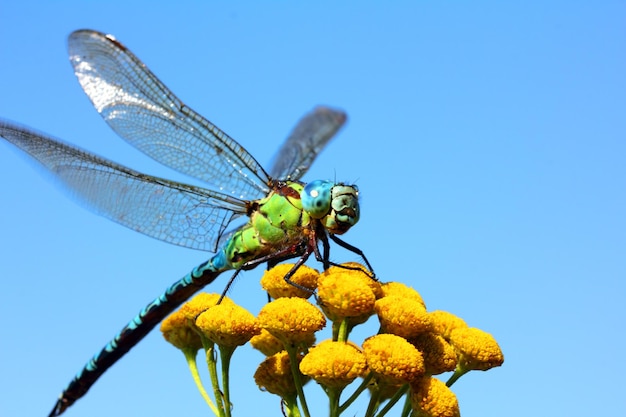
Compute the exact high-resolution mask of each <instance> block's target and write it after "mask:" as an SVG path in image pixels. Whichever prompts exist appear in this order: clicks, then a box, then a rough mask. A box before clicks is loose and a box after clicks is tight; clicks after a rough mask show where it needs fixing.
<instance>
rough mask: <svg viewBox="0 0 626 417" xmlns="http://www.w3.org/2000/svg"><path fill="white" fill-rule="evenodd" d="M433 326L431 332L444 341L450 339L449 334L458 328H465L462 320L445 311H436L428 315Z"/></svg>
mask: <svg viewBox="0 0 626 417" xmlns="http://www.w3.org/2000/svg"><path fill="white" fill-rule="evenodd" d="M428 315H429V316H430V319H431V321H432V324H433V332H435V333H437V334H440V335H442V336H443V337H444V338H445V339H448V338H449V337H450V332H451V331H452V330H454V329H457V328H459V327H467V323H465V321H463V319H462V318H460V317H457V316H455V315H454V314H452V313H448V312H447V311H442V310H436V311H431V312H430V313H428Z"/></svg>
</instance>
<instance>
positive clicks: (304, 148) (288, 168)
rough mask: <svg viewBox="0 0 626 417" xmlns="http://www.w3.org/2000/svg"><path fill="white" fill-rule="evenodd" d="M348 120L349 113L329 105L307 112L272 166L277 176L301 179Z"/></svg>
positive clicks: (274, 174)
mask: <svg viewBox="0 0 626 417" xmlns="http://www.w3.org/2000/svg"><path fill="white" fill-rule="evenodd" d="M345 121H346V114H345V113H344V112H342V111H340V110H335V109H331V108H329V107H317V108H315V109H314V110H313V111H312V112H310V113H308V114H307V115H305V116H304V117H303V118H302V119H301V120H300V121H299V122H298V124H297V125H296V127H295V128H294V129H293V131H292V132H291V134H290V135H289V137H288V138H287V140H286V141H285V143H283V145H282V146H281V147H280V149H279V150H278V152H277V153H276V156H274V159H273V162H272V164H271V165H270V166H271V169H270V175H271V176H272V177H273V178H277V179H290V180H294V181H295V180H299V179H300V178H302V176H303V175H304V173H305V172H307V171H308V169H309V167H310V166H311V164H312V163H313V161H314V160H315V158H316V157H317V155H318V154H319V153H320V152H321V151H322V149H324V146H326V144H327V143H328V141H329V140H330V139H331V138H332V137H333V136H334V135H335V133H337V131H338V130H339V129H340V128H341V126H343V124H344V123H345Z"/></svg>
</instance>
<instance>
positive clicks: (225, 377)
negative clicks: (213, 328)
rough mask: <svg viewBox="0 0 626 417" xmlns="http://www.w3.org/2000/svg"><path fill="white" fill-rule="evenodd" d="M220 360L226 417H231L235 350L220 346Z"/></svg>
mask: <svg viewBox="0 0 626 417" xmlns="http://www.w3.org/2000/svg"><path fill="white" fill-rule="evenodd" d="M219 351H220V360H221V362H222V387H223V391H224V408H225V411H226V417H230V411H231V408H232V407H231V403H230V378H229V375H230V373H229V370H230V359H231V358H232V357H233V353H234V352H235V348H234V347H231V346H219Z"/></svg>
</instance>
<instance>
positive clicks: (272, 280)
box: [261, 264, 319, 299]
mask: <svg viewBox="0 0 626 417" xmlns="http://www.w3.org/2000/svg"><path fill="white" fill-rule="evenodd" d="M293 266H294V265H293V264H280V265H276V266H275V267H273V268H272V269H270V270H267V271H265V273H264V274H263V277H262V278H261V286H262V287H263V289H264V290H265V291H267V293H268V294H269V295H270V297H272V298H274V299H276V298H281V297H300V298H309V297H310V296H311V294H313V290H315V288H316V287H317V278H318V277H319V272H317V271H316V270H315V269H313V268H310V267H308V266H306V265H302V266H300V267H299V268H298V269H297V270H296V272H295V273H294V274H293V275H292V276H291V277H290V278H289V280H290V281H292V282H293V283H295V284H297V285H300V286H302V287H304V288H309V289H310V290H311V291H305V290H303V289H302V288H298V287H296V286H294V285H292V284H290V283H289V282H287V281H286V280H285V276H286V275H287V273H288V272H289V271H291V269H292V268H293Z"/></svg>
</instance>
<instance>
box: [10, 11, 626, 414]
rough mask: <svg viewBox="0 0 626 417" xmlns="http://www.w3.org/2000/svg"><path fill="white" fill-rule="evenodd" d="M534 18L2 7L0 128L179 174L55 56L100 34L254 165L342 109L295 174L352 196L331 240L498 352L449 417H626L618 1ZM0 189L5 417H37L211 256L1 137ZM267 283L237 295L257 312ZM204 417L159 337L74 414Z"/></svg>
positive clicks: (252, 355) (257, 405) (254, 399)
mask: <svg viewBox="0 0 626 417" xmlns="http://www.w3.org/2000/svg"><path fill="white" fill-rule="evenodd" d="M544 3H546V2H524V5H523V6H522V5H510V4H507V5H502V4H501V3H499V2H472V5H471V6H468V5H461V6H456V5H452V4H450V3H447V4H446V5H442V4H440V3H439V2H438V3H436V4H435V2H432V3H431V2H429V3H427V4H425V2H424V3H418V2H406V3H400V2H396V3H394V2H387V3H385V5H384V6H383V5H382V2H381V3H380V4H379V3H374V2H343V3H341V4H338V3H336V2H325V1H321V2H315V5H309V6H303V5H302V3H298V5H296V4H294V3H290V2H264V3H263V5H259V4H257V2H210V5H209V2H186V1H181V2H168V3H163V4H161V3H159V2H118V1H108V2H106V3H104V2H102V3H98V2H67V1H55V2H29V1H21V2H8V1H5V2H2V3H1V4H0V63H1V64H0V117H5V118H9V119H12V120H15V121H19V122H21V123H24V124H26V125H29V126H32V127H34V128H36V129H39V130H42V131H44V132H47V133H50V134H52V135H54V136H57V137H60V138H63V139H64V140H66V141H69V142H72V143H75V144H77V145H78V146H80V147H83V148H86V149H90V150H92V151H94V152H97V153H99V154H101V155H104V156H106V157H108V158H111V159H113V160H116V161H118V162H122V163H124V164H126V165H130V166H132V167H134V168H136V169H139V170H143V171H147V172H149V173H152V174H158V175H166V176H171V177H173V178H178V179H180V176H178V175H177V174H172V173H171V171H169V170H167V169H165V168H162V167H160V166H159V165H157V164H156V163H154V162H152V161H150V160H148V159H147V157H144V156H143V155H141V154H140V153H139V152H137V151H135V150H133V149H131V148H130V147H129V146H128V145H127V144H126V143H125V142H123V141H122V140H120V139H118V138H117V137H116V136H115V135H114V133H113V132H112V131H111V130H110V129H109V128H108V127H107V126H106V124H105V123H104V122H103V121H102V120H101V119H100V117H99V115H98V114H97V113H96V112H95V111H94V109H93V108H92V107H91V105H90V103H89V101H88V100H87V98H86V96H85V95H84V94H83V93H82V91H81V89H80V87H79V86H78V83H77V82H76V80H75V78H74V75H73V74H72V71H71V69H70V65H69V62H68V58H67V52H66V38H67V35H68V34H69V33H70V32H71V31H73V30H76V29H81V28H92V29H97V30H100V31H104V32H108V33H112V34H114V35H115V36H116V37H117V38H118V39H120V40H121V41H122V42H123V43H125V44H126V45H127V46H128V47H129V48H130V49H131V50H132V51H134V52H135V54H136V55H138V56H139V57H140V58H141V59H142V60H143V61H144V62H145V63H146V64H147V65H148V66H149V67H150V68H151V69H152V70H153V71H154V72H155V73H156V74H157V76H159V77H160V78H161V79H162V80H163V81H164V82H165V84H166V85H168V86H169V87H170V88H171V89H172V90H173V91H174V92H175V93H176V94H177V95H178V96H179V97H180V98H181V99H182V100H183V101H185V102H186V103H187V104H188V105H190V106H191V107H193V108H194V109H195V110H197V111H198V112H200V113H201V114H203V115H204V116H206V117H207V118H208V119H209V120H211V121H212V122H214V123H215V124H216V125H218V126H219V127H220V128H222V129H223V130H224V131H226V132H227V133H229V134H230V135H231V136H232V137H234V138H236V139H237V140H238V141H239V142H240V143H241V144H242V145H244V146H245V147H246V148H247V149H248V150H249V151H250V152H251V153H252V154H253V155H255V156H256V157H257V159H258V160H259V161H261V162H267V161H269V160H270V158H271V156H272V154H273V152H274V150H275V149H276V148H277V147H278V145H279V144H280V142H281V141H282V140H283V138H284V137H285V135H286V134H287V133H288V131H289V130H290V129H291V127H292V126H293V124H294V123H295V121H296V120H297V119H298V118H299V117H300V116H301V115H302V114H304V113H305V112H307V111H308V110H310V109H311V108H312V107H314V106H315V105H317V104H327V105H333V106H337V107H340V108H343V109H345V110H346V111H347V112H348V114H349V123H348V125H347V126H346V128H345V129H344V130H343V131H342V132H341V133H340V135H339V136H338V137H337V138H336V140H335V141H333V142H332V143H331V144H330V145H329V146H328V148H327V149H326V150H325V152H323V153H322V155H321V156H320V157H319V159H318V160H317V162H316V163H315V165H314V167H313V169H312V170H311V171H310V172H309V174H307V176H306V179H313V178H323V179H326V178H328V179H333V178H337V179H340V180H345V181H356V183H357V184H358V186H359V187H360V189H361V192H362V193H361V194H362V217H361V221H360V223H359V224H358V225H357V226H356V227H355V228H354V229H353V230H351V231H350V233H349V234H347V235H346V236H345V237H346V240H348V241H349V242H351V243H353V244H355V245H357V246H358V247H360V248H362V249H363V250H364V251H365V253H366V254H367V255H368V257H369V259H370V260H371V261H372V263H373V265H374V266H375V269H376V271H377V272H378V274H379V275H380V277H381V278H382V279H384V280H400V281H403V282H405V283H407V284H409V285H412V286H413V287H415V288H416V289H417V290H419V291H420V292H421V293H422V295H423V296H424V298H425V300H426V302H427V305H428V307H429V308H430V309H444V310H448V311H451V312H454V313H456V314H458V315H460V316H461V317H463V318H464V319H466V321H467V322H468V323H469V324H470V325H471V326H475V327H480V328H482V329H484V330H486V331H488V332H490V333H492V334H493V335H494V336H495V337H496V339H497V340H498V341H499V343H500V345H501V347H502V349H503V350H504V353H505V358H506V361H505V364H504V366H503V367H502V368H499V369H496V370H492V371H489V372H487V373H475V374H470V375H468V376H466V377H464V378H462V379H461V380H460V381H459V382H458V383H457V384H456V385H455V387H454V388H455V392H456V393H457V395H458V397H459V401H460V404H461V411H462V413H463V415H464V416H483V417H486V416H503V415H506V416H526V415H528V414H533V415H546V416H547V415H562V416H589V415H607V416H608V415H613V416H617V415H624V414H626V400H625V399H624V398H625V397H624V395H623V378H622V376H623V375H624V373H625V372H626V365H625V364H624V361H623V356H624V345H625V344H626V340H625V330H626V326H625V325H624V319H626V314H625V313H626V311H625V308H624V305H625V302H624V297H625V296H626V290H625V284H624V282H625V278H626V215H625V213H626V197H625V191H626V163H625V158H626V141H625V139H626V117H625V115H626V59H625V56H626V55H625V54H626V25H625V24H624V18H625V16H626V4H625V3H624V2H618V1H612V2H610V1H607V2H605V1H600V2H579V1H573V2H572V1H553V2H549V4H544ZM592 3H593V4H592ZM174 4H176V5H174ZM0 187H1V189H2V193H1V195H2V197H1V199H2V200H1V201H2V215H1V216H0V231H1V232H0V260H1V261H0V279H1V281H0V282H1V283H2V288H3V289H2V293H3V296H2V300H3V301H2V302H1V303H0V325H1V326H2V330H3V336H2V344H1V347H0V351H1V353H2V355H0V358H1V359H0V375H1V376H0V392H1V393H2V395H1V398H2V400H1V401H0V415H3V416H19V415H23V416H42V415H46V414H47V413H48V412H49V410H50V409H51V407H52V406H53V404H54V401H55V398H56V396H57V395H58V394H59V392H60V390H61V389H62V388H63V387H65V385H66V384H67V383H68V382H69V380H70V378H71V377H72V376H73V375H74V373H75V372H77V371H78V370H79V369H80V367H82V366H83V364H84V362H85V361H86V360H87V359H88V358H89V357H90V356H91V355H92V354H93V353H95V352H96V351H97V350H99V349H100V348H101V347H102V346H103V345H104V343H105V342H107V341H108V340H109V338H110V337H112V336H113V335H114V334H115V333H116V332H117V331H118V329H119V328H120V327H121V326H122V325H123V324H125V323H126V322H127V321H128V320H129V319H130V318H131V317H132V316H134V314H135V313H137V312H138V311H139V309H140V308H142V307H143V306H144V305H145V304H146V303H147V302H148V301H150V300H151V299H152V298H153V297H155V296H157V295H158V294H159V293H160V292H161V291H162V290H163V289H164V288H165V287H166V286H167V285H169V284H170V283H171V282H173V281H174V280H176V279H178V278H179V277H182V276H183V275H184V274H185V273H186V272H187V271H188V270H190V269H191V268H192V267H194V266H195V265H197V264H199V263H200V262H202V261H204V260H205V259H206V258H207V257H208V256H209V254H206V253H201V252H196V251H191V250H186V249H182V248H178V247H174V246H171V245H167V244H165V243H161V242H158V241H155V240H152V239H150V238H147V237H144V236H142V235H139V234H136V233H134V232H132V231H130V230H126V229H124V228H122V227H120V226H117V225H115V224H113V223H111V222H109V221H107V220H105V219H103V218H100V217H97V216H95V215H93V214H91V213H89V212H88V211H86V210H84V209H83V208H82V207H79V206H77V205H76V204H74V202H72V201H71V200H69V199H67V198H66V197H65V196H64V195H63V194H62V193H60V192H59V191H58V190H57V189H56V188H55V187H54V186H52V185H51V184H50V182H49V181H48V180H47V179H46V178H44V177H42V176H41V175H40V173H39V172H37V171H36V170H33V169H32V167H31V166H30V165H29V164H27V163H25V162H24V160H23V158H20V157H19V156H18V155H17V153H16V152H13V151H12V149H10V148H9V147H8V146H6V145H4V144H3V145H0ZM333 254H334V259H335V260H338V261H343V260H354V257H353V256H352V255H351V254H349V253H346V252H343V251H335V252H333ZM259 276H260V271H251V272H246V273H245V274H244V275H243V276H242V277H240V278H239V279H238V281H237V282H236V285H235V287H234V289H233V290H232V291H231V294H230V295H231V296H232V297H233V298H234V299H235V300H236V301H237V302H238V303H240V304H242V305H244V306H246V307H247V308H248V309H250V310H251V311H252V312H253V313H256V312H258V309H259V308H260V306H261V305H262V304H263V302H264V300H265V296H264V295H263V293H262V291H261V290H260V288H259V284H258V278H259ZM226 278H227V277H222V278H221V279H220V280H219V281H218V282H217V283H216V284H214V285H213V288H211V290H213V291H216V292H220V291H221V290H222V287H223V285H224V283H225V282H226ZM260 360H261V355H260V354H258V353H257V352H255V351H252V350H250V349H249V348H244V349H242V350H241V351H240V352H238V353H236V355H235V362H236V364H235V365H234V366H235V367H234V372H235V373H236V374H237V376H236V377H235V380H236V386H235V392H234V394H233V395H234V402H235V407H236V408H235V410H234V411H235V415H237V416H250V415H279V411H278V410H277V407H278V400H277V398H276V397H273V396H270V395H269V394H263V393H261V392H259V391H257V389H256V387H255V386H254V385H253V382H251V377H250V375H251V373H252V372H253V369H255V368H256V364H257V363H258V362H259V361H260ZM310 389H313V390H314V389H315V388H314V387H311V388H310ZM262 409H267V410H271V412H270V411H268V412H267V413H259V412H258V410H262ZM205 413H208V409H206V408H205V406H204V404H203V403H202V401H201V399H200V397H199V396H198V395H197V394H196V392H195V391H194V388H193V386H192V383H191V380H190V378H189V376H188V374H187V370H186V368H185V365H184V361H183V357H182V355H181V354H180V353H179V352H177V351H175V350H174V349H173V348H171V347H170V346H169V345H167V344H166V343H165V342H163V341H162V339H161V336H160V334H159V333H158V332H153V333H152V334H151V335H150V336H149V337H147V338H146V339H145V340H144V341H143V342H142V343H141V344H140V345H139V346H138V347H137V348H136V349H135V350H133V351H132V352H131V353H130V354H129V355H128V356H126V357H125V358H124V359H123V360H122V361H121V362H120V363H118V364H117V365H116V366H115V367H114V368H113V369H111V370H110V371H109V372H107V373H106V374H105V375H104V377H103V378H102V379H101V380H100V381H99V382H98V383H97V384H96V385H95V386H94V388H93V389H92V390H91V392H89V394H88V395H87V396H86V397H85V398H83V399H82V400H80V401H79V402H78V403H77V404H76V405H75V406H74V407H73V408H72V409H70V410H69V411H68V412H67V416H68V417H72V416H80V415H83V416H84V415H89V416H92V417H95V416H110V415H112V414H118V415H128V416H146V415H153V416H169V415H206V414H205ZM355 414H356V415H359V414H362V409H356V410H355ZM320 415H323V414H320Z"/></svg>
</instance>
